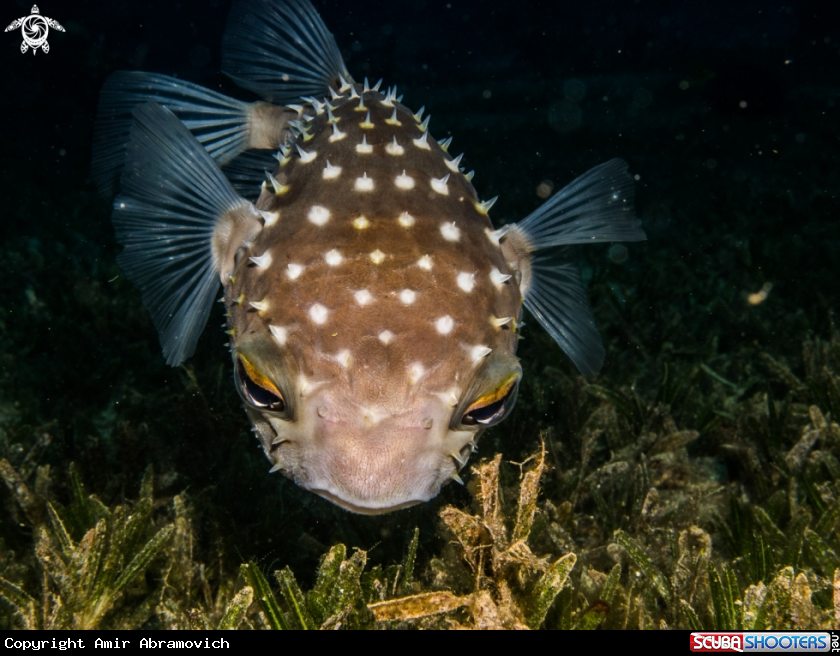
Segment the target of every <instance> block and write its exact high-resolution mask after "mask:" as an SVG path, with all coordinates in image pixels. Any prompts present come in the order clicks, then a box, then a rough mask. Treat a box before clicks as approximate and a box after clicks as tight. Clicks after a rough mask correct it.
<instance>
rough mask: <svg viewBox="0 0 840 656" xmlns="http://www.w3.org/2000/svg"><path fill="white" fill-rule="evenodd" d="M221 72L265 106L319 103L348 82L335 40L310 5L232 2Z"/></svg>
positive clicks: (304, 1) (276, 0) (304, 0)
mask: <svg viewBox="0 0 840 656" xmlns="http://www.w3.org/2000/svg"><path fill="white" fill-rule="evenodd" d="M222 71H223V72H224V73H225V74H226V75H228V76H229V77H230V78H231V79H232V80H233V81H234V82H236V83H237V84H238V85H239V86H241V87H244V88H245V89H250V90H251V91H253V92H255V93H257V94H259V95H260V96H262V97H263V98H264V99H265V100H267V101H269V102H280V103H284V104H286V103H290V102H293V101H297V99H299V98H300V97H302V96H315V97H318V98H320V97H322V96H325V95H327V94H328V92H329V88H330V87H331V86H334V85H335V84H336V83H338V82H339V81H340V80H341V79H342V78H343V79H344V80H351V79H352V78H351V77H350V74H349V73H348V72H347V67H346V66H345V65H344V60H343V59H342V58H341V53H340V52H339V50H338V45H337V44H336V42H335V38H334V37H333V35H332V34H330V32H329V30H328V29H327V26H326V25H324V21H323V20H321V17H320V16H319V15H318V12H317V11H316V10H315V7H313V6H312V3H311V2H309V0H236V1H235V2H234V5H233V9H231V12H230V17H229V18H228V26H227V30H226V31H225V36H224V40H223V42H222Z"/></svg>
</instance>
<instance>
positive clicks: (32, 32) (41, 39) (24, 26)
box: [6, 5, 64, 55]
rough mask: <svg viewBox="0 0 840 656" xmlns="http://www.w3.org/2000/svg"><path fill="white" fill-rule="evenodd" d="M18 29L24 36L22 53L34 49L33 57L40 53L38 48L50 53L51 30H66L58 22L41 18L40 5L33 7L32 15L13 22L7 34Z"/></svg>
mask: <svg viewBox="0 0 840 656" xmlns="http://www.w3.org/2000/svg"><path fill="white" fill-rule="evenodd" d="M17 28H20V32H21V34H23V43H21V44H20V51H21V52H26V51H27V50H29V49H30V48H32V54H33V55H34V54H35V53H36V52H38V48H41V49H42V50H43V51H44V52H49V51H50V44H49V43H47V34H49V32H50V28H53V29H54V30H58V31H59V32H63V31H64V28H63V27H61V25H60V24H59V22H58V21H55V20H53V19H52V18H47V17H46V16H41V12H40V10H39V9H38V5H32V13H31V14H30V15H29V16H23V17H21V18H18V19H17V20H14V21H12V24H11V25H9V27H7V28H6V32H10V31H11V30H16V29H17Z"/></svg>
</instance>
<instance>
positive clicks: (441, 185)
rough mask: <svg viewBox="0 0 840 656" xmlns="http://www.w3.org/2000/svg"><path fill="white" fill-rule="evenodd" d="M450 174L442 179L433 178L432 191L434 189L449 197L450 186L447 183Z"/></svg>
mask: <svg viewBox="0 0 840 656" xmlns="http://www.w3.org/2000/svg"><path fill="white" fill-rule="evenodd" d="M449 175H450V174H449V173H447V174H446V175H445V176H444V177H442V178H432V189H434V190H435V191H436V192H437V193H439V194H440V195H441V196H448V195H449V186H448V185H447V184H446V182H447V181H448V180H449Z"/></svg>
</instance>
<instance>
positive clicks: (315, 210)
mask: <svg viewBox="0 0 840 656" xmlns="http://www.w3.org/2000/svg"><path fill="white" fill-rule="evenodd" d="M306 218H308V219H309V220H310V221H312V223H314V224H315V225H316V226H322V225H324V224H325V223H326V222H327V221H329V220H330V211H329V210H328V209H327V208H326V207H324V206H323V205H313V206H312V207H311V208H310V209H309V214H307V215H306Z"/></svg>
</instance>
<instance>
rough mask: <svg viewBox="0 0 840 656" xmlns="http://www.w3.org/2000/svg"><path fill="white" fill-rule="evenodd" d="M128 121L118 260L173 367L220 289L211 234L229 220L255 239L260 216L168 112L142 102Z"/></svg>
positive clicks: (190, 347)
mask: <svg viewBox="0 0 840 656" xmlns="http://www.w3.org/2000/svg"><path fill="white" fill-rule="evenodd" d="M134 117H135V120H134V124H133V126H132V127H131V136H130V139H129V141H128V144H127V147H126V161H125V169H124V170H123V174H122V178H121V181H120V182H121V186H122V193H121V194H120V196H118V197H117V199H116V200H115V201H114V213H113V217H112V220H113V223H114V228H115V230H116V234H117V241H119V242H120V243H121V244H122V245H123V246H125V250H123V252H122V253H121V254H120V255H119V256H118V258H117V261H118V262H119V264H120V266H121V267H122V269H123V271H125V273H126V276H127V277H128V279H129V280H131V282H133V283H134V284H135V285H136V286H137V287H138V288H139V289H140V292H141V293H142V296H143V302H144V303H145V305H146V307H147V308H148V309H149V312H150V313H151V315H152V321H153V323H154V325H155V327H156V328H157V330H158V332H159V334H160V342H161V345H162V346H163V353H164V356H165V357H166V362H167V364H170V365H172V366H176V365H178V364H180V363H181V362H183V361H184V360H185V359H187V358H188V357H190V356H191V355H192V354H193V353H194V352H195V347H196V343H197V342H198V337H199V335H200V334H201V331H202V330H203V329H204V326H205V324H206V323H207V317H208V316H209V314H210V308H211V306H212V305H213V301H214V298H215V296H216V293H217V291H218V288H219V275H220V271H221V267H222V266H223V265H222V259H223V254H220V253H219V252H218V248H214V243H213V242H214V233H215V231H216V229H217V227H218V226H220V225H221V224H222V223H225V225H226V227H228V228H229V227H230V222H231V221H233V222H234V223H236V224H238V225H240V226H241V225H245V224H248V226H249V227H248V230H250V231H251V232H255V231H256V230H258V229H259V227H260V224H259V221H258V217H259V214H258V212H257V211H256V210H255V209H254V207H253V205H251V203H249V202H248V201H246V200H244V199H243V198H240V197H239V196H237V195H236V193H235V192H234V190H233V188H232V187H231V185H230V183H229V182H228V181H227V179H226V178H225V176H224V175H223V174H222V172H221V171H220V170H219V168H218V166H217V165H216V164H215V163H214V162H213V160H212V159H211V158H210V156H209V155H208V154H207V152H206V151H205V150H204V148H202V146H201V144H200V143H199V142H198V141H196V139H195V137H194V136H193V135H192V134H191V133H190V131H189V130H187V128H186V127H185V126H184V124H183V123H181V121H179V120H178V119H177V117H176V116H175V115H174V114H173V113H172V112H171V111H169V110H168V109H166V108H164V107H161V106H160V105H158V104H156V103H147V104H145V105H142V106H141V107H139V108H138V109H137V110H135V112H134Z"/></svg>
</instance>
